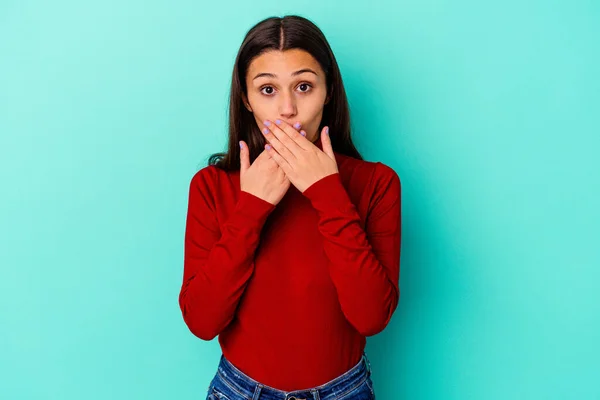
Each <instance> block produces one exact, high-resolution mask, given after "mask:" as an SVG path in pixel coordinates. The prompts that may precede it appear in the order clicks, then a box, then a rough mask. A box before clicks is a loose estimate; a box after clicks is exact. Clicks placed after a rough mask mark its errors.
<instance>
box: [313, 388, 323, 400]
mask: <svg viewBox="0 0 600 400" xmlns="http://www.w3.org/2000/svg"><path fill="white" fill-rule="evenodd" d="M312 392H313V397H314V399H315V400H321V397H320V396H319V389H313V390H312Z"/></svg>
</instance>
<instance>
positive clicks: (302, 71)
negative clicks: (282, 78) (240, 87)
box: [252, 68, 319, 80]
mask: <svg viewBox="0 0 600 400" xmlns="http://www.w3.org/2000/svg"><path fill="white" fill-rule="evenodd" d="M305 72H311V73H313V74H315V75H317V76H319V75H318V74H317V73H316V72H315V71H313V70H312V69H310V68H303V69H299V70H298V71H296V72H292V74H291V76H296V75H300V74H303V73H305ZM263 76H264V77H268V78H277V75H275V74H271V73H269V72H261V73H260V74H258V75H256V76H255V77H254V78H253V79H252V80H254V79H256V78H260V77H263Z"/></svg>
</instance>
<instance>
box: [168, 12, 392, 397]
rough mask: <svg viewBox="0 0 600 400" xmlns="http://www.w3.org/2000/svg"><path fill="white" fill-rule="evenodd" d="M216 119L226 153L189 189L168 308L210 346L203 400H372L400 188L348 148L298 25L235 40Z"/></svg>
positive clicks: (328, 82)
mask: <svg viewBox="0 0 600 400" xmlns="http://www.w3.org/2000/svg"><path fill="white" fill-rule="evenodd" d="M229 107H230V109H229V112H230V113H229V145H228V150H227V153H218V154H213V155H212V156H211V157H210V159H209V163H208V164H209V165H208V166H206V167H204V168H202V169H201V170H200V171H198V172H197V173H196V174H195V175H194V176H193V178H192V180H191V184H190V192H189V205H188V214H187V220H186V231H185V255H184V271H183V284H182V287H181V292H180V295H179V305H180V307H181V311H182V313H183V319H184V321H185V323H186V324H187V326H188V327H189V329H190V331H191V332H192V333H193V334H194V335H196V336H198V337H199V338H201V339H204V340H212V339H213V338H214V337H215V336H217V335H218V336H219V343H220V346H221V349H222V353H223V354H222V356H221V359H220V362H219V365H218V368H217V371H216V374H215V376H214V378H213V379H212V381H211V382H210V386H209V388H208V397H207V399H229V400H237V399H247V400H257V399H260V400H302V399H315V400H319V399H321V400H334V399H335V400H341V399H347V400H359V399H374V398H375V394H374V390H373V382H372V380H371V376H370V375H371V370H370V364H369V360H368V358H367V355H366V353H365V350H364V348H365V344H366V337H367V336H372V335H375V334H377V333H379V332H381V331H382V330H383V329H384V328H385V327H386V325H387V324H388V322H389V321H390V319H391V317H392V314H393V313H394V310H395V309H396V306H397V304H398V298H399V290H398V280H399V271H400V231H401V229H400V225H401V223H400V222H401V218H400V217H401V215H400V208H401V207H400V206H401V201H400V180H399V177H398V175H397V174H396V173H395V172H394V170H392V169H391V168H390V167H388V166H386V165H385V164H383V163H381V162H369V161H364V160H363V159H362V157H361V156H360V154H359V153H358V151H357V150H356V148H355V147H354V145H353V144H352V140H351V137H350V117H349V111H348V102H347V100H346V94H345V91H344V85H343V83H342V78H341V75H340V71H339V68H338V65H337V62H336V60H335V57H334V55H333V53H332V51H331V48H330V47H329V44H328V43H327V40H326V39H325V37H324V35H323V33H322V32H321V31H320V30H319V28H318V27H316V26H315V25H314V24H313V23H312V22H310V21H309V20H307V19H305V18H302V17H298V16H286V17H283V18H268V19H266V20H264V21H262V22H260V23H258V24H257V25H255V26H254V27H253V28H252V29H250V31H248V33H247V35H246V37H245V39H244V41H243V43H242V45H241V48H240V50H239V52H238V55H237V58H236V60H235V66H234V69H233V76H232V86H231V95H230V103H229ZM373 133H374V132H373ZM374 140H377V139H376V137H375V138H374Z"/></svg>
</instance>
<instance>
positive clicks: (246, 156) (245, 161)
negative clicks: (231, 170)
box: [240, 140, 250, 174]
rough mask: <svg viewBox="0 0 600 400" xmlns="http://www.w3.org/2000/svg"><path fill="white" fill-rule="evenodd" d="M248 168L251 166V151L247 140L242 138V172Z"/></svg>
mask: <svg viewBox="0 0 600 400" xmlns="http://www.w3.org/2000/svg"><path fill="white" fill-rule="evenodd" d="M248 168H250V152H249V151H248V145H246V142H244V141H243V140H240V174H243V173H245V172H246V170H247V169H248Z"/></svg>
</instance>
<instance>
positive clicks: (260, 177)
mask: <svg viewBox="0 0 600 400" xmlns="http://www.w3.org/2000/svg"><path fill="white" fill-rule="evenodd" d="M240 143H241V144H242V146H241V148H240V190H242V191H244V192H248V193H250V194H253V195H255V196H257V197H260V198H261V199H263V200H265V201H268V202H269V203H271V204H274V205H275V204H277V203H279V202H280V201H281V199H282V198H283V196H284V195H285V193H286V192H287V190H288V188H289V187H290V180H289V179H288V178H287V176H286V175H285V173H284V172H283V170H282V169H281V167H279V164H277V162H276V161H275V160H273V159H272V158H271V156H270V155H269V152H268V151H267V150H263V151H262V152H261V153H260V154H259V155H258V157H256V159H255V160H254V162H253V163H252V165H250V152H249V151H248V145H247V144H246V142H244V141H243V140H242V141H241V142H240Z"/></svg>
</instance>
